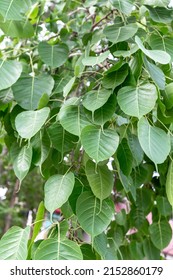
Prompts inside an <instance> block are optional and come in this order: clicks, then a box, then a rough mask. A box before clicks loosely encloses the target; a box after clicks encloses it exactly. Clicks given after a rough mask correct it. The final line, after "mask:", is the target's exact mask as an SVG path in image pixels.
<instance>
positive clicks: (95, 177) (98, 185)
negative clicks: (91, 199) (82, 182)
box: [85, 161, 114, 201]
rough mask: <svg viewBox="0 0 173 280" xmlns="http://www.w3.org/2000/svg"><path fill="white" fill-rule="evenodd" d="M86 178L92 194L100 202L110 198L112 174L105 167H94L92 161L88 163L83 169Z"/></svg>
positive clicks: (112, 182) (112, 181)
mask: <svg viewBox="0 0 173 280" xmlns="http://www.w3.org/2000/svg"><path fill="white" fill-rule="evenodd" d="M85 172H86V176H87V179H88V182H89V184H90V187H91V189H92V192H93V193H94V195H95V196H96V197H97V198H99V199H100V200H101V201H102V200H103V199H105V198H107V197H108V196H110V194H111V192H112V189H113V184H114V179H113V173H112V172H111V171H110V170H109V169H108V167H107V165H103V166H101V165H96V164H95V163H94V162H92V161H88V162H87V164H86V167H85Z"/></svg>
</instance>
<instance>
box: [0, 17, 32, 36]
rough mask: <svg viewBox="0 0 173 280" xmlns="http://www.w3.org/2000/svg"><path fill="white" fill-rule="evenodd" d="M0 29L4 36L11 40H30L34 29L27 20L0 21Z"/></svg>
mask: <svg viewBox="0 0 173 280" xmlns="http://www.w3.org/2000/svg"><path fill="white" fill-rule="evenodd" d="M0 28H1V29H2V31H3V32H4V34H5V35H7V36H10V37H11V38H15V37H17V38H21V39H25V38H31V37H32V36H33V35H34V28H33V26H32V24H31V23H30V22H29V21H28V20H24V21H17V20H8V21H6V22H4V21H1V19H0Z"/></svg>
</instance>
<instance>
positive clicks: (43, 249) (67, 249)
mask: <svg viewBox="0 0 173 280" xmlns="http://www.w3.org/2000/svg"><path fill="white" fill-rule="evenodd" d="M82 258H83V257H82V252H81V250H80V247H79V245H77V244H76V243H75V242H73V241H71V240H68V239H66V240H58V239H57V238H50V239H47V240H44V241H43V242H41V244H40V245H39V246H38V248H37V250H36V252H35V255H34V259H35V260H82Z"/></svg>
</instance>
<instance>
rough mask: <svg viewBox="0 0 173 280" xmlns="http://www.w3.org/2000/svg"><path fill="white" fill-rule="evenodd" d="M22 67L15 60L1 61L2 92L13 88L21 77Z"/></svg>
mask: <svg viewBox="0 0 173 280" xmlns="http://www.w3.org/2000/svg"><path fill="white" fill-rule="evenodd" d="M21 73H22V65H21V63H20V62H18V61H15V60H10V61H7V60H6V61H5V60H1V59H0V90H2V89H6V88H9V87H11V86H12V85H13V84H14V83H15V82H16V81H17V80H18V79H19V77H20V75H21Z"/></svg>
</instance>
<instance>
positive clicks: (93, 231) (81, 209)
mask: <svg viewBox="0 0 173 280" xmlns="http://www.w3.org/2000/svg"><path fill="white" fill-rule="evenodd" d="M113 213H114V206H113V202H112V201H111V200H109V199H106V200H103V201H102V202H100V200H99V199H97V198H96V197H95V196H94V195H93V194H92V193H91V192H89V191H87V192H84V193H82V194H81V195H80V196H79V198H78V200H77V208H76V214H77V218H78V220H79V223H80V225H81V227H82V228H83V230H85V231H86V232H87V233H88V234H90V235H91V236H92V237H94V236H97V235H99V234H100V233H102V232H103V231H104V230H106V228H107V226H108V225H109V223H110V221H111V220H112V217H113Z"/></svg>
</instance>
